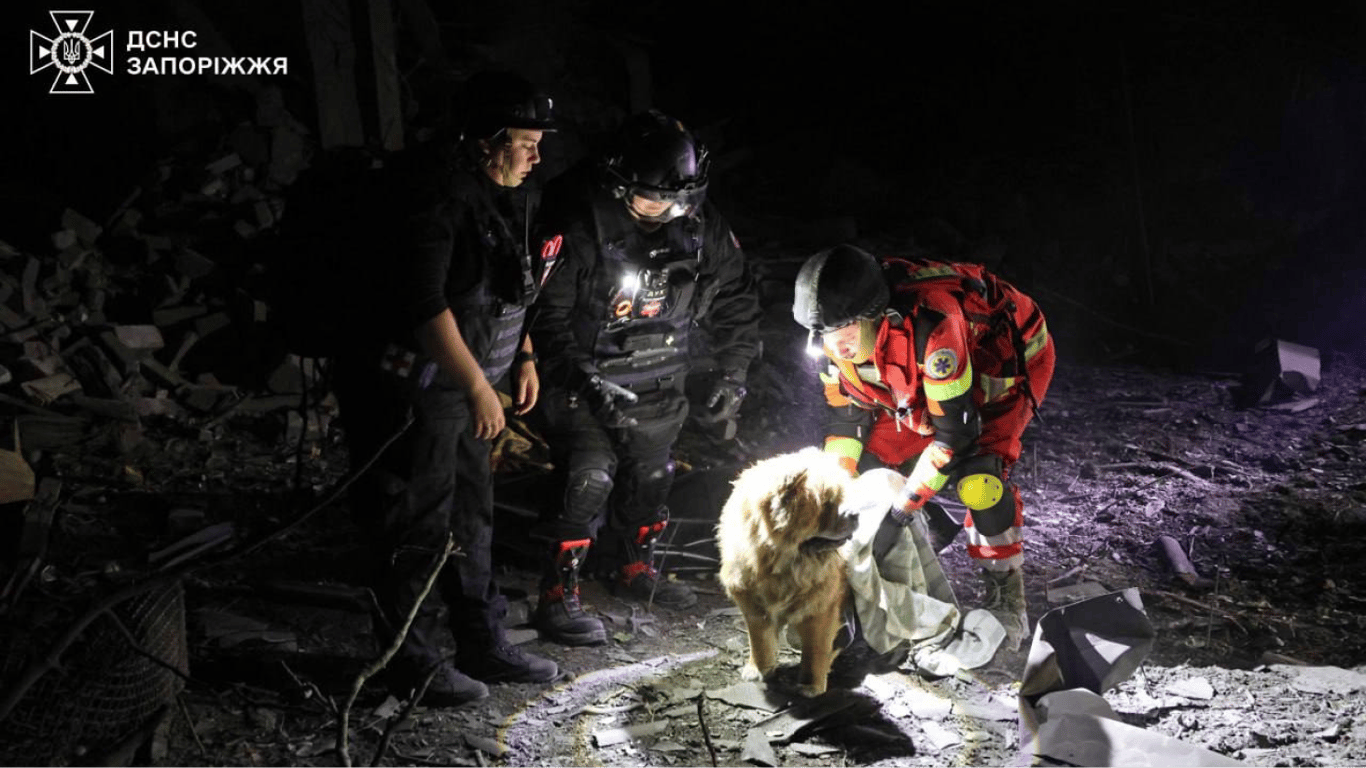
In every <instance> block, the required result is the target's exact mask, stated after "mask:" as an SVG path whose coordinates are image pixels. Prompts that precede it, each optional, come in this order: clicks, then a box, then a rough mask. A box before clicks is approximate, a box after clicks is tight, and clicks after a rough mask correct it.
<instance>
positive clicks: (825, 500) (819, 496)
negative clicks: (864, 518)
mask: <svg viewBox="0 0 1366 768" xmlns="http://www.w3.org/2000/svg"><path fill="white" fill-rule="evenodd" d="M849 482H850V478H849V473H848V472H846V471H845V470H844V468H842V467H841V466H840V465H839V461H838V459H837V458H836V457H834V456H832V455H830V454H827V453H825V452H823V451H821V450H819V449H816V448H807V449H804V450H801V451H797V452H795V453H787V454H782V455H779V456H775V457H773V458H770V459H765V460H763V461H761V462H759V463H757V464H755V465H754V466H752V467H750V468H749V469H747V470H745V472H744V473H742V474H741V476H740V478H739V479H738V480H737V481H736V483H735V486H736V488H735V490H736V493H742V492H743V493H755V492H757V493H758V496H757V498H756V497H751V498H750V501H751V502H752V503H755V504H756V505H757V506H758V507H759V508H760V510H761V511H762V513H761V516H760V517H761V519H760V520H759V521H757V522H758V524H759V525H761V526H764V527H765V528H766V529H767V530H766V531H765V533H766V536H764V539H765V540H766V541H769V542H772V543H774V544H780V545H786V546H796V547H799V548H800V549H801V550H802V551H803V552H821V551H826V550H832V549H835V548H838V547H839V546H840V545H841V544H843V543H844V542H845V541H848V540H849V537H850V536H851V535H853V533H854V529H855V528H857V526H858V517H857V516H856V515H852V514H848V513H846V512H843V511H842V510H841V507H842V506H843V504H844V495H845V491H846V488H847V487H848V484H849Z"/></svg>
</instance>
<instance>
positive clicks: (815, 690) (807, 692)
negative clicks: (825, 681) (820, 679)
mask: <svg viewBox="0 0 1366 768" xmlns="http://www.w3.org/2000/svg"><path fill="white" fill-rule="evenodd" d="M797 691H798V692H800V693H801V695H803V696H805V697H806V698H808V699H814V698H815V697H817V696H820V695H821V694H823V693H825V686H823V685H822V686H819V687H817V686H815V685H811V684H810V683H804V684H802V685H799V686H797Z"/></svg>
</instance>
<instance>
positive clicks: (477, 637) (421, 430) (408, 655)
mask: <svg viewBox="0 0 1366 768" xmlns="http://www.w3.org/2000/svg"><path fill="white" fill-rule="evenodd" d="M366 358H368V356H364V357H358V358H357V359H339V360H338V361H337V367H336V376H335V386H334V389H335V390H336V393H337V398H338V401H339V404H340V406H341V417H342V424H343V426H344V428H345V430H346V436H347V442H348V446H347V447H348V451H349V453H350V458H351V466H352V467H353V468H355V467H359V466H360V465H361V464H363V463H364V462H365V461H367V460H368V459H369V458H370V457H371V456H374V455H375V453H376V451H377V450H379V448H380V446H382V445H383V444H384V442H385V441H386V440H388V439H389V438H390V437H391V436H392V435H393V434H394V433H395V432H396V431H397V430H398V429H399V428H400V427H401V426H402V424H403V422H404V420H405V419H406V417H407V415H408V412H409V410H410V409H411V412H412V415H413V423H412V425H411V426H410V427H409V428H408V430H407V431H406V432H404V434H403V435H402V436H401V437H399V438H398V439H397V440H395V441H394V442H393V443H392V444H390V445H389V447H388V448H387V449H385V450H384V453H383V455H381V456H380V458H379V460H378V461H377V462H376V464H375V465H374V466H373V467H372V468H371V469H370V471H368V472H366V473H365V474H364V475H363V476H362V477H361V478H360V479H359V480H358V481H357V482H356V483H355V484H354V485H352V486H351V494H350V501H351V508H352V511H353V514H354V515H355V518H356V522H357V524H358V526H359V527H360V529H361V531H362V533H363V534H364V536H365V537H366V540H367V542H368V545H369V547H368V548H369V551H370V555H371V562H370V563H369V564H368V567H369V571H370V582H371V584H372V587H373V589H374V590H375V595H376V597H377V599H378V602H379V606H380V610H381V611H382V613H383V619H384V623H386V624H387V625H388V627H387V628H386V627H383V626H382V625H379V624H378V623H377V626H379V627H380V632H379V634H380V635H381V637H380V640H381V641H382V642H387V641H388V640H390V639H391V638H392V635H389V636H388V637H385V636H384V635H385V634H387V633H389V632H392V631H393V630H394V629H396V628H398V627H401V626H402V622H403V620H404V618H405V617H406V616H407V614H408V612H409V611H410V610H411V609H412V605H413V602H414V600H415V599H416V597H417V595H418V593H419V592H420V591H421V589H422V585H423V584H424V583H425V580H426V577H427V574H428V573H430V570H431V567H432V565H433V563H434V558H436V557H437V556H439V554H440V551H441V548H442V547H443V546H444V545H445V542H446V538H447V536H448V535H449V536H452V537H453V538H454V542H455V546H456V547H457V550H456V551H455V552H453V553H452V554H451V556H450V558H449V559H448V560H447V562H446V566H445V567H444V568H443V569H442V571H441V574H440V576H439V577H438V579H437V582H436V584H435V585H434V586H433V589H432V592H431V593H430V594H429V595H428V599H427V600H426V601H425V602H424V603H423V606H422V608H421V609H420V610H419V612H418V615H417V617H416V618H415V620H414V622H413V625H412V627H411V628H410V629H409V632H408V636H407V638H406V639H405V641H404V645H403V647H402V648H401V649H400V659H401V660H404V661H406V662H408V663H419V664H429V663H431V662H434V661H436V660H438V659H439V658H440V657H441V643H440V636H439V632H440V609H441V603H442V602H444V603H445V605H446V607H447V613H448V620H449V626H450V630H451V632H452V634H453V635H454V636H455V640H456V643H457V645H458V646H459V647H460V650H461V651H462V652H468V651H471V650H473V651H475V652H478V651H480V650H481V649H484V648H487V647H488V646H491V645H492V644H494V643H495V642H497V639H498V638H499V637H500V627H501V624H502V619H503V617H504V616H505V615H506V612H507V604H506V601H505V600H504V599H503V598H502V597H501V596H500V595H499V594H498V591H497V587H496V585H495V584H494V581H493V567H492V562H491V559H492V545H493V478H492V471H491V469H490V466H489V442H488V441H486V440H480V439H477V438H475V437H474V435H473V432H472V431H471V418H470V410H469V404H468V401H467V399H466V397H465V394H464V393H463V392H461V391H456V390H451V389H443V388H438V387H436V386H433V387H431V388H428V389H425V390H420V391H419V390H417V389H416V386H415V384H414V383H413V379H412V378H399V377H397V376H394V375H392V374H390V373H387V372H384V371H381V370H379V368H378V366H377V365H376V364H375V363H374V362H372V361H373V360H376V359H377V358H368V359H366Z"/></svg>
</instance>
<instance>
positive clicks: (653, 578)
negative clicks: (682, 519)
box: [617, 510, 697, 608]
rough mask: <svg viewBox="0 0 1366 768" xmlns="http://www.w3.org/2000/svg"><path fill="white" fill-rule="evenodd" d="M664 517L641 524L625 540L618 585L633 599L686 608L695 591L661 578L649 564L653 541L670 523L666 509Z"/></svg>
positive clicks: (695, 599) (690, 604)
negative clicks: (624, 558)
mask: <svg viewBox="0 0 1366 768" xmlns="http://www.w3.org/2000/svg"><path fill="white" fill-rule="evenodd" d="M662 513H663V514H664V515H665V519H663V520H660V521H659V522H656V523H652V524H650V525H642V526H641V527H640V528H639V529H638V530H637V531H636V535H635V538H634V539H628V540H627V541H626V551H627V563H626V564H625V565H623V566H622V567H621V573H620V575H619V577H618V579H617V586H618V588H619V591H620V590H624V591H625V592H626V594H627V595H628V596H630V597H632V598H634V599H636V600H640V601H641V602H644V603H647V604H654V605H662V606H664V607H665V608H688V607H690V606H692V605H693V604H694V603H696V602H697V595H695V594H693V591H692V590H691V589H689V588H688V586H687V585H686V584H680V583H678V582H676V581H671V580H669V579H666V578H664V576H663V575H662V574H660V572H659V571H658V570H656V569H655V567H654V565H653V564H652V563H653V561H654V554H655V542H657V541H659V535H660V534H661V533H663V532H664V527H665V526H666V525H668V524H669V521H668V517H667V515H668V510H663V511H662Z"/></svg>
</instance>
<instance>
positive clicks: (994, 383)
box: [981, 374, 1020, 402]
mask: <svg viewBox="0 0 1366 768" xmlns="http://www.w3.org/2000/svg"><path fill="white" fill-rule="evenodd" d="M1019 380H1020V379H1019V377H1017V376H1009V377H1007V378H1004V379H998V378H996V377H995V376H987V375H986V374H983V375H982V381H981V387H982V396H983V398H984V399H985V400H986V401H987V402H990V401H992V400H995V399H996V398H998V397H1000V396H1001V395H1004V394H1005V393H1006V392H1007V391H1009V390H1010V388H1011V387H1013V386H1015V382H1017V381H1019Z"/></svg>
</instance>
